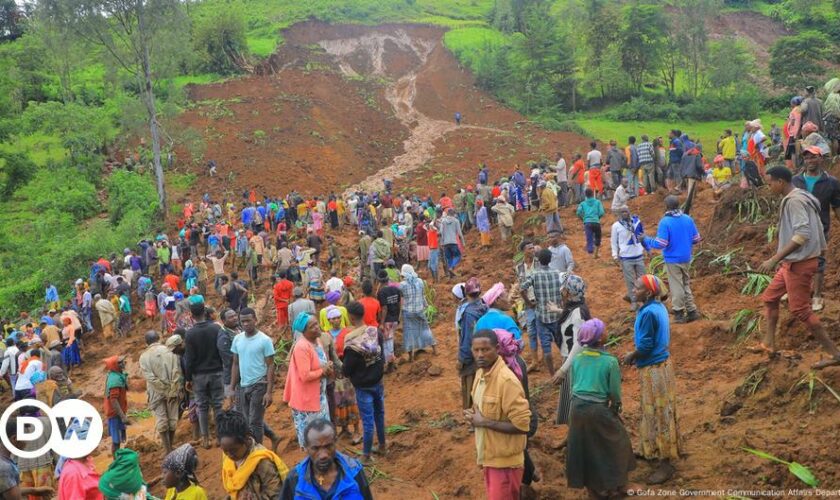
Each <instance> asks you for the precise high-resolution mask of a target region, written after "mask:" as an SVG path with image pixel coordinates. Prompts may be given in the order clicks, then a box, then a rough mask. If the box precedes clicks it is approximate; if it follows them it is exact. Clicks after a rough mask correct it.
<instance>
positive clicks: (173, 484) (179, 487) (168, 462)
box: [161, 443, 207, 500]
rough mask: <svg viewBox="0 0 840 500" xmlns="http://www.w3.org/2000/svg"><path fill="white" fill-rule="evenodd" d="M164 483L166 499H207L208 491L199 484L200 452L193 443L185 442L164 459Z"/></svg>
mask: <svg viewBox="0 0 840 500" xmlns="http://www.w3.org/2000/svg"><path fill="white" fill-rule="evenodd" d="M161 468H162V469H163V485H164V486H165V487H166V500H176V499H177V500H206V499H207V493H205V491H204V488H202V487H201V486H199V485H198V478H196V477H195V470H196V469H197V468H198V454H197V453H196V452H195V448H193V447H192V445H191V444H189V443H185V444H182V445H181V446H179V447H178V448H175V449H174V450H172V451H171V452H170V453H169V455H166V458H164V459H163V465H162V466H161Z"/></svg>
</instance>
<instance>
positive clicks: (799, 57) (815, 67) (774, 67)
mask: <svg viewBox="0 0 840 500" xmlns="http://www.w3.org/2000/svg"><path fill="white" fill-rule="evenodd" d="M830 51H831V43H830V41H829V39H828V37H826V36H825V35H824V34H822V33H820V32H817V31H803V32H802V33H799V34H797V35H793V36H783V37H781V38H779V39H778V40H776V43H774V44H773V47H772V48H771V49H770V78H772V79H773V86H774V87H781V88H788V89H801V88H803V87H805V86H806V85H813V84H814V82H815V81H819V80H820V79H821V77H822V76H823V75H825V67H823V66H822V64H821V62H822V61H823V60H824V59H825V58H826V57H828V56H829V54H830Z"/></svg>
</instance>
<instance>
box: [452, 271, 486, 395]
mask: <svg viewBox="0 0 840 500" xmlns="http://www.w3.org/2000/svg"><path fill="white" fill-rule="evenodd" d="M464 292H465V293H466V295H467V305H466V306H465V307H464V311H463V312H462V313H461V324H460V325H459V328H460V329H459V331H458V363H457V365H456V366H457V368H458V374H459V375H460V376H461V403H462V406H463V409H465V410H468V409H470V408H472V395H471V392H472V386H473V381H474V380H475V370H476V366H475V359H474V358H473V355H472V337H473V333H475V324H476V323H477V322H478V320H479V319H480V318H481V317H482V316H484V314H485V313H486V312H487V305H486V304H485V303H484V301H483V300H481V284H480V283H479V281H478V278H476V277H475V276H473V277H472V278H470V279H469V280H467V282H466V283H465V284H464Z"/></svg>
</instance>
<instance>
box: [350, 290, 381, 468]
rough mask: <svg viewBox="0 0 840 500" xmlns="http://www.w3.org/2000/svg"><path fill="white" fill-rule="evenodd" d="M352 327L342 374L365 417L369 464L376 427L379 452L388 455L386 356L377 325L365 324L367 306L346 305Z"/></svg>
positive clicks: (365, 452)
mask: <svg viewBox="0 0 840 500" xmlns="http://www.w3.org/2000/svg"><path fill="white" fill-rule="evenodd" d="M347 312H348V313H349V314H350V322H351V323H352V325H353V330H351V331H350V332H349V333H348V334H347V335H346V337H345V339H344V364H343V367H342V372H343V373H344V376H345V377H347V378H348V379H350V382H351V383H352V384H353V387H354V389H355V390H356V403H357V404H358V407H359V414H360V415H361V417H362V427H363V438H362V442H363V445H362V461H363V462H369V461H370V454H371V452H373V451H374V449H373V434H374V428H375V429H376V434H377V437H378V439H379V449H378V450H377V451H378V452H380V453H385V447H386V444H385V388H384V386H383V385H382V376H383V374H384V373H385V356H384V355H383V350H382V337H381V336H380V335H379V332H378V329H377V328H376V327H374V326H367V325H365V323H364V316H365V307H364V306H363V305H362V304H360V303H359V302H352V303H350V304H349V305H348V306H347Z"/></svg>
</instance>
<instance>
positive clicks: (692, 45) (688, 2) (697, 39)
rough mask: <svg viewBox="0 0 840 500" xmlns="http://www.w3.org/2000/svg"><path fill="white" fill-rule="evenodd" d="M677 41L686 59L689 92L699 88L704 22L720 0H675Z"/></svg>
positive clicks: (704, 45)
mask: <svg viewBox="0 0 840 500" xmlns="http://www.w3.org/2000/svg"><path fill="white" fill-rule="evenodd" d="M674 6H675V7H676V9H677V14H676V15H675V16H674V20H675V22H676V29H675V30H674V31H675V33H676V34H677V41H678V45H679V48H680V52H681V53H682V55H683V57H684V58H685V61H686V73H687V76H688V84H689V90H690V91H691V96H692V97H694V98H697V95H698V94H699V92H700V86H701V75H702V72H703V70H704V66H705V64H706V61H707V57H708V53H709V51H708V47H707V41H708V35H707V31H706V22H707V21H708V20H709V19H710V18H711V17H712V16H713V15H714V14H715V13H716V12H717V11H718V10H719V9H720V7H721V5H720V0H676V1H675V3H674Z"/></svg>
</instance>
